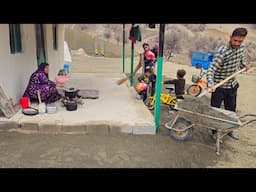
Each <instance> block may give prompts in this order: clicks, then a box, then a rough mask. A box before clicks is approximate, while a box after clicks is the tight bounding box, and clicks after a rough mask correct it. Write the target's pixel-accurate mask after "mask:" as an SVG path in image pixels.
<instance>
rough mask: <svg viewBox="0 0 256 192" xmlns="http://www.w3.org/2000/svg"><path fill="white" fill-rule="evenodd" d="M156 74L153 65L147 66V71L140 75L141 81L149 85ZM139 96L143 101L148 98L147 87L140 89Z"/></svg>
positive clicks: (139, 79)
mask: <svg viewBox="0 0 256 192" xmlns="http://www.w3.org/2000/svg"><path fill="white" fill-rule="evenodd" d="M153 75H154V70H153V68H152V67H147V68H146V69H145V73H144V74H142V75H141V76H139V77H138V81H139V83H146V84H147V85H148V84H149V83H150V82H151V81H152V80H151V79H152V76H153ZM137 98H139V99H142V100H143V101H145V100H146V98H147V89H145V90H141V91H140V90H138V96H137Z"/></svg>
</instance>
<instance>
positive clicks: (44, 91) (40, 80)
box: [23, 63, 61, 103]
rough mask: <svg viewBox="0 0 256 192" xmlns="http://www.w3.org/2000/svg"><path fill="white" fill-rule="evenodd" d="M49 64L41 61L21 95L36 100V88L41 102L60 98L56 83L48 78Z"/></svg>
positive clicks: (49, 101) (50, 101) (51, 101)
mask: <svg viewBox="0 0 256 192" xmlns="http://www.w3.org/2000/svg"><path fill="white" fill-rule="evenodd" d="M48 72H49V64H48V63H41V64H40V65H39V67H38V69H37V70H36V71H35V72H34V73H33V74H32V75H31V76H30V79H29V83H28V86H27V88H26V90H25V92H24V94H23V97H29V98H30V99H31V100H32V101H33V100H37V101H38V96H37V90H39V91H40V96H41V100H42V102H45V103H53V102H55V101H57V100H59V99H60V98H61V95H60V94H59V93H58V90H57V88H56V84H55V83H54V82H53V81H51V80H49V77H48Z"/></svg>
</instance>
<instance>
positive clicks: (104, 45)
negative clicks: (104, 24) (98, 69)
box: [103, 33, 106, 57]
mask: <svg viewBox="0 0 256 192" xmlns="http://www.w3.org/2000/svg"><path fill="white" fill-rule="evenodd" d="M103 51H104V56H103V57H105V56H106V43H105V33H103Z"/></svg>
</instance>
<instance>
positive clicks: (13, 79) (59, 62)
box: [0, 24, 64, 103]
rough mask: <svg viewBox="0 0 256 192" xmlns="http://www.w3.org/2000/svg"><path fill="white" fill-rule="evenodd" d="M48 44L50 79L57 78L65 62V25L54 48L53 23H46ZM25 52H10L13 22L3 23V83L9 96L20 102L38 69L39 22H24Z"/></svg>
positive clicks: (0, 76) (0, 55)
mask: <svg viewBox="0 0 256 192" xmlns="http://www.w3.org/2000/svg"><path fill="white" fill-rule="evenodd" d="M44 30H45V47H46V55H47V62H48V63H49V64H50V75H49V77H50V79H52V80H54V76H55V75H56V74H57V72H58V70H59V68H62V66H63V63H64V53H63V50H64V49H63V47H64V43H63V42H64V31H63V30H64V28H63V24H60V25H58V35H57V37H58V49H57V50H54V49H53V38H52V37H53V33H52V25H51V24H45V25H44ZM21 36H22V50H23V51H22V53H16V54H11V53H10V43H9V42H10V38H9V24H0V42H1V43H0V68H1V70H0V85H1V86H2V88H3V89H4V91H5V93H6V95H7V97H9V98H12V99H13V101H14V103H18V100H19V98H20V97H22V95H23V93H24V90H25V88H26V86H27V83H28V80H29V77H30V75H31V74H32V73H33V72H34V71H35V70H36V69H37V59H36V40H35V25H34V24H21Z"/></svg>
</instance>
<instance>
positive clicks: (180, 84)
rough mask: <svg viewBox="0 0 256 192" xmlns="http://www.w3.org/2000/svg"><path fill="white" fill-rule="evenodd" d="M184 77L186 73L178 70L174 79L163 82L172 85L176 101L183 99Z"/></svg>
mask: <svg viewBox="0 0 256 192" xmlns="http://www.w3.org/2000/svg"><path fill="white" fill-rule="evenodd" d="M185 75H186V71H185V70H184V69H179V70H178V71H177V78H176V79H172V80H166V81H164V84H174V87H175V94H176V98H177V99H184V97H183V95H184V93H185V84H186V80H185V79H184V76H185Z"/></svg>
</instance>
